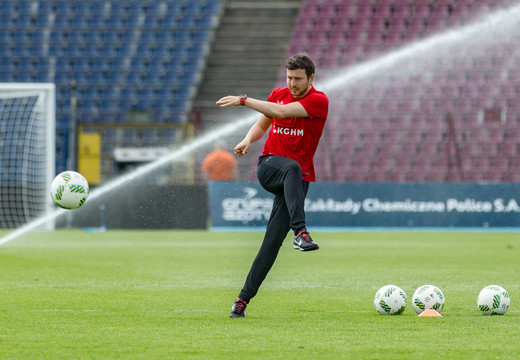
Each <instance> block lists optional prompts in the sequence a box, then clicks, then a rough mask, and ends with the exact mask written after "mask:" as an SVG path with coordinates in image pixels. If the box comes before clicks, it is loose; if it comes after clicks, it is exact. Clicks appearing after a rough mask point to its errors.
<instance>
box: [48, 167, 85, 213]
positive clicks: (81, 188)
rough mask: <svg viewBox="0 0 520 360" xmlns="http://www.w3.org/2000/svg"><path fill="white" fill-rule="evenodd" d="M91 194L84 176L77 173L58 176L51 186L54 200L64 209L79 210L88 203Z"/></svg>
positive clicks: (64, 173)
mask: <svg viewBox="0 0 520 360" xmlns="http://www.w3.org/2000/svg"><path fill="white" fill-rule="evenodd" d="M89 192H90V189H89V186H88V182H87V180H86V179H85V178H84V177H83V175H81V174H79V173H77V172H75V171H70V170H69V171H64V172H62V173H60V174H58V175H57V176H56V177H55V178H54V180H53V181H52V184H51V197H52V200H54V202H55V203H56V205H58V206H59V207H61V208H63V209H69V210H72V209H77V208H79V207H80V206H82V205H83V204H84V203H85V201H87V198H88V194H89Z"/></svg>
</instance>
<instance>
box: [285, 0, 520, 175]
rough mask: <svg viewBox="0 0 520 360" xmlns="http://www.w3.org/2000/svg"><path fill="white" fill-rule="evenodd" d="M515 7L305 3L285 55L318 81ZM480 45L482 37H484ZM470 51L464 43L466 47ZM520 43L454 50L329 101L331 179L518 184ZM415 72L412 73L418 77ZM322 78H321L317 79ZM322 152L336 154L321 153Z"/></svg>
mask: <svg viewBox="0 0 520 360" xmlns="http://www.w3.org/2000/svg"><path fill="white" fill-rule="evenodd" d="M513 5H514V1H510V0H482V1H476V0H464V1H455V0H442V1H441V0H399V1H394V0H378V1H375V0H374V1H372V0H369V1H367V0H341V1H340V0H328V1H326V0H306V1H304V2H303V4H302V8H301V11H300V14H299V17H298V19H297V21H296V25H295V29H294V36H293V38H292V41H291V43H290V44H289V52H290V53H295V52H301V51H306V52H308V53H309V55H310V56H311V57H312V58H313V59H314V61H315V62H316V65H317V68H318V77H317V82H316V84H317V87H319V82H320V80H322V81H323V79H327V77H328V76H330V77H334V76H337V75H338V70H344V71H347V70H348V69H351V68H352V66H354V65H357V64H361V63H364V62H368V61H370V60H373V59H378V58H380V57H382V56H384V55H386V54H387V53H389V52H391V51H397V50H399V49H402V48H403V47H404V46H406V45H409V44H412V43H413V42H414V41H421V40H424V39H427V38H429V37H431V36H434V35H436V34H439V33H440V32H442V31H444V30H448V29H453V28H456V27H457V26H462V25H465V24H469V23H471V22H472V21H473V20H474V19H476V18H477V17H478V16H479V15H482V14H490V12H491V11H498V10H501V9H504V8H505V7H507V6H513ZM480 40H481V39H480ZM466 43H467V42H466ZM518 45H519V41H518V40H517V38H516V37H515V36H514V35H512V34H511V35H510V36H507V35H506V36H504V37H501V38H494V39H493V41H487V42H485V41H484V40H481V42H479V44H478V46H472V45H471V44H465V43H464V44H462V43H459V44H457V47H455V46H452V48H451V49H450V50H449V51H445V53H444V54H441V55H436V54H433V55H432V53H429V54H428V55H427V56H426V57H419V58H417V59H416V60H415V63H412V61H413V60H411V61H409V62H407V63H403V64H401V67H400V68H391V67H390V68H389V69H387V70H386V71H384V72H378V73H375V74H374V75H373V76H370V77H365V78H363V79H362V80H360V81H358V82H356V83H355V85H354V86H349V87H346V88H343V89H342V90H341V91H340V92H336V93H330V94H329V97H330V101H331V105H330V106H331V108H330V110H329V120H328V123H327V126H326V128H325V131H324V136H323V140H322V141H323V142H325V143H326V144H327V145H325V146H321V145H320V148H319V150H318V154H317V156H318V157H319V161H316V165H317V167H318V171H317V174H318V177H320V176H321V179H320V178H319V179H320V180H326V181H411V182H425V181H433V182H443V181H519V180H520V167H519V166H518V165H519V163H520V162H518V161H515V159H516V158H517V156H518V153H519V149H518V141H519V140H520V134H519V132H518V130H516V129H517V128H518V125H519V121H520V119H519V117H518V115H517V114H518V110H519V109H520V102H519V101H518V98H519V95H520V94H519V90H520V72H519V71H518V65H519V64H520V56H519V55H520V54H519V53H518V52H517V51H511V49H517V48H518ZM414 69H415V70H414ZM320 77H321V79H320ZM321 151H325V152H330V153H332V154H331V155H327V154H324V155H320V154H319V153H320V152H321Z"/></svg>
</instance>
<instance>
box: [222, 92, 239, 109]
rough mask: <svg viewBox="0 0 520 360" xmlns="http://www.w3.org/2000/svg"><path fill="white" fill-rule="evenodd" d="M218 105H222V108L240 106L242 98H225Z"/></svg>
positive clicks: (229, 96) (230, 96)
mask: <svg viewBox="0 0 520 360" xmlns="http://www.w3.org/2000/svg"><path fill="white" fill-rule="evenodd" d="M217 105H220V107H226V106H240V98H239V97H238V96H232V95H228V96H224V97H223V98H221V99H220V100H219V101H217Z"/></svg>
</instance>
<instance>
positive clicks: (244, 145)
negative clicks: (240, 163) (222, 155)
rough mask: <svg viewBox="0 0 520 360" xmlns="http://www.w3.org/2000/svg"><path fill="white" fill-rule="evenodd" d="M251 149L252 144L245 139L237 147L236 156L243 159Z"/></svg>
mask: <svg viewBox="0 0 520 360" xmlns="http://www.w3.org/2000/svg"><path fill="white" fill-rule="evenodd" d="M250 147H251V142H250V141H248V140H246V139H244V140H242V141H241V142H240V143H238V145H237V146H235V149H234V150H235V155H236V156H238V157H241V156H242V155H245V154H247V151H248V150H249V148H250Z"/></svg>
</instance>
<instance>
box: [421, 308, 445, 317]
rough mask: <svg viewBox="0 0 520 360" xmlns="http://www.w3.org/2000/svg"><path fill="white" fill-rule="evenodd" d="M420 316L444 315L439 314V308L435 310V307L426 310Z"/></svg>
mask: <svg viewBox="0 0 520 360" xmlns="http://www.w3.org/2000/svg"><path fill="white" fill-rule="evenodd" d="M419 316H423V317H442V315H441V314H439V313H438V312H437V310H434V309H427V310H424V311H423V312H422V313H420V314H419Z"/></svg>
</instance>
